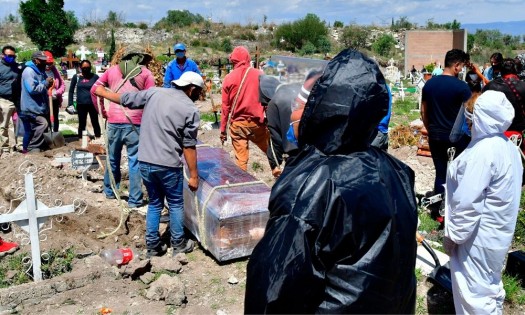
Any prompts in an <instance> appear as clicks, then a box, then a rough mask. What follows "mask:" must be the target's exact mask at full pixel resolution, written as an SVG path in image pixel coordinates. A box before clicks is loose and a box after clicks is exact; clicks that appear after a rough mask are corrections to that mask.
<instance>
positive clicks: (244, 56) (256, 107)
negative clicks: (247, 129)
mask: <svg viewBox="0 0 525 315" xmlns="http://www.w3.org/2000/svg"><path fill="white" fill-rule="evenodd" d="M230 61H231V62H232V63H233V71H232V72H230V73H229V74H228V75H227V76H226V77H225V78H224V82H223V84H222V114H221V132H225V131H226V124H227V122H228V115H229V114H230V111H231V110H232V107H233V102H234V99H235V95H237V91H238V90H239V85H240V84H241V81H242V78H243V77H244V73H245V72H246V71H249V72H248V74H247V75H246V79H245V80H244V83H243V84H242V87H241V92H240V93H239V96H238V97H237V105H235V110H234V111H233V113H232V115H231V120H230V123H231V122H233V121H243V120H251V121H254V122H258V123H260V124H262V123H264V108H263V106H262V105H261V103H260V102H259V76H260V75H261V74H262V72H261V71H260V70H257V69H254V68H251V67H250V61H251V60H250V52H249V51H248V49H246V47H243V46H238V47H235V49H234V50H233V52H232V54H231V55H230Z"/></svg>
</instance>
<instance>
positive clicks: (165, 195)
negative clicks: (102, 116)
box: [95, 72, 204, 257]
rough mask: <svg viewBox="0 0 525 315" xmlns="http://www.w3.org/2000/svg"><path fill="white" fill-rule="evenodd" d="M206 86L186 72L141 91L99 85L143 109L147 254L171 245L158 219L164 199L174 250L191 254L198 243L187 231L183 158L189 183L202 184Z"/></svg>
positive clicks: (161, 251) (141, 163) (121, 100)
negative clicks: (166, 84)
mask: <svg viewBox="0 0 525 315" xmlns="http://www.w3.org/2000/svg"><path fill="white" fill-rule="evenodd" d="M203 87H204V81H203V80H202V77H201V76H200V75H199V74H197V73H195V72H185V73H183V74H182V76H181V77H180V78H179V79H178V80H174V81H173V82H172V88H170V89H166V88H158V87H157V88H151V89H148V90H144V91H139V92H127V93H123V94H120V93H114V92H111V91H107V90H105V89H104V87H102V86H99V87H98V88H97V89H96V91H95V94H97V95H98V96H100V97H104V98H107V99H109V100H110V101H112V102H115V103H118V104H122V105H123V106H125V107H129V108H132V109H133V108H144V113H143V115H142V130H141V132H140V139H139V157H138V159H139V167H140V174H141V176H142V180H143V182H144V185H145V186H146V189H147V191H148V196H149V205H148V213H147V215H146V247H147V249H148V252H147V256H148V257H151V256H162V255H163V254H164V253H165V252H166V245H165V244H163V243H162V242H161V240H160V234H159V223H160V215H161V211H162V209H163V208H164V199H166V200H167V202H168V206H169V216H170V232H171V245H172V247H173V254H177V253H188V252H191V251H192V250H193V247H194V242H193V241H192V240H191V239H188V238H187V237H186V236H185V234H184V228H183V221H184V208H183V205H184V203H183V195H182V191H183V186H182V183H183V169H182V161H181V156H182V154H184V159H185V160H186V164H187V166H188V169H189V180H188V186H189V188H190V190H192V191H195V190H197V187H198V186H199V177H198V173H197V151H196V148H195V146H196V144H197V130H198V127H199V123H200V117H199V112H198V110H197V107H195V104H194V102H195V101H196V100H197V99H198V98H199V95H200V93H201V91H202V88H203Z"/></svg>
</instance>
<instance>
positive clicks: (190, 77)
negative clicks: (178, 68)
mask: <svg viewBox="0 0 525 315" xmlns="http://www.w3.org/2000/svg"><path fill="white" fill-rule="evenodd" d="M171 84H172V85H173V84H175V85H176V86H187V85H190V84H193V85H195V86H198V87H200V88H204V80H202V77H201V76H200V74H198V73H196V72H193V71H188V72H184V73H183V74H182V75H181V76H180V78H179V79H178V80H173V81H171Z"/></svg>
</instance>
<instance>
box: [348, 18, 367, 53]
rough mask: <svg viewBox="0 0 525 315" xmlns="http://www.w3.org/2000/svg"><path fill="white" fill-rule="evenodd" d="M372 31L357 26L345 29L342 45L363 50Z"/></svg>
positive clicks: (353, 25)
mask: <svg viewBox="0 0 525 315" xmlns="http://www.w3.org/2000/svg"><path fill="white" fill-rule="evenodd" d="M369 35H370V31H369V30H368V29H367V28H365V27H361V26H359V25H356V24H352V25H348V26H346V27H345V28H344V29H343V35H342V36H341V43H342V44H343V46H344V47H346V48H353V49H362V48H365V47H366V41H367V39H368V36H369Z"/></svg>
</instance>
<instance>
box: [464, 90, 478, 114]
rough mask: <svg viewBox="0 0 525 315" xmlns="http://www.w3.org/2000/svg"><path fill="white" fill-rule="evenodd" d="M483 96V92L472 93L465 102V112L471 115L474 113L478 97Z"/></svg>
mask: <svg viewBox="0 0 525 315" xmlns="http://www.w3.org/2000/svg"><path fill="white" fill-rule="evenodd" d="M480 95H481V92H472V96H470V98H469V99H468V101H466V102H465V110H466V111H468V112H469V113H473V112H474V104H476V101H477V100H478V97H479V96H480Z"/></svg>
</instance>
